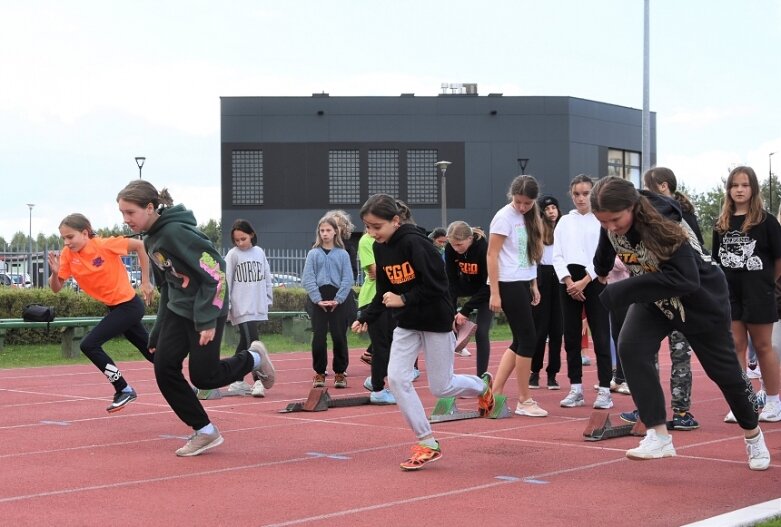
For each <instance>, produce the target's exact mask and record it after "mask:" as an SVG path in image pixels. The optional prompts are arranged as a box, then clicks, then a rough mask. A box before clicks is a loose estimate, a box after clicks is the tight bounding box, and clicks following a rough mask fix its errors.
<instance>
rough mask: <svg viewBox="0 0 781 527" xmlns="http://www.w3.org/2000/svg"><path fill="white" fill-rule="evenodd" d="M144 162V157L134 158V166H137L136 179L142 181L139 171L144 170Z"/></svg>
mask: <svg viewBox="0 0 781 527" xmlns="http://www.w3.org/2000/svg"><path fill="white" fill-rule="evenodd" d="M145 161H146V158H145V157H141V156H138V157H136V165H138V179H144V178H143V176H142V175H141V169H142V168H144V162H145Z"/></svg>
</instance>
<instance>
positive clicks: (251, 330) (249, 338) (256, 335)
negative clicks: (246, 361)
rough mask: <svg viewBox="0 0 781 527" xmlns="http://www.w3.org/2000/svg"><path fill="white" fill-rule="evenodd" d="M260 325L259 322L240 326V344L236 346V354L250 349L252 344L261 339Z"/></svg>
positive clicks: (252, 321) (250, 322)
mask: <svg viewBox="0 0 781 527" xmlns="http://www.w3.org/2000/svg"><path fill="white" fill-rule="evenodd" d="M259 325H260V323H259V322H258V321H257V320H250V321H248V322H242V323H241V324H239V325H238V330H239V343H238V344H237V345H236V354H238V353H239V352H240V351H242V350H246V349H249V346H250V344H252V343H253V342H255V341H256V340H259V339H260V331H259V330H258V326H259Z"/></svg>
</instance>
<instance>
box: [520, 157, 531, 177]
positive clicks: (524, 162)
mask: <svg viewBox="0 0 781 527" xmlns="http://www.w3.org/2000/svg"><path fill="white" fill-rule="evenodd" d="M528 164H529V158H528V157H519V158H518V167H519V168H520V169H521V175H522V176H524V175H526V165H528Z"/></svg>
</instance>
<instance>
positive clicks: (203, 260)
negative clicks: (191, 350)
mask: <svg viewBox="0 0 781 527" xmlns="http://www.w3.org/2000/svg"><path fill="white" fill-rule="evenodd" d="M144 234H145V236H144V247H145V248H146V251H147V253H148V254H149V259H150V260H151V262H152V264H153V265H152V269H153V270H154V273H155V282H156V283H157V284H158V287H159V289H160V308H159V309H158V313H157V320H156V321H155V326H154V328H152V332H151V334H150V336H149V342H150V347H155V344H156V342H157V336H158V334H159V332H160V327H161V325H162V324H163V323H164V320H165V315H166V311H167V310H169V309H170V310H171V311H173V312H174V313H176V314H177V315H179V316H181V317H184V318H187V319H189V320H192V321H193V323H194V326H195V330H196V331H202V330H204V329H211V328H214V327H216V325H217V319H218V318H219V317H221V316H222V317H224V316H227V314H228V284H227V282H226V280H225V261H224V260H223V259H222V257H221V256H220V254H219V253H218V252H217V250H216V249H215V248H214V245H213V244H212V242H211V241H210V240H209V238H207V237H206V235H205V234H203V233H202V232H201V231H199V230H198V228H197V224H196V222H195V216H193V213H192V212H191V211H189V210H187V209H185V208H184V206H183V205H176V206H174V207H170V208H166V209H164V210H163V212H162V213H161V215H160V217H159V218H158V219H157V221H155V223H154V224H153V225H152V228H150V229H149V231H148V232H146V233H144Z"/></svg>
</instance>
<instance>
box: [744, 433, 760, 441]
mask: <svg viewBox="0 0 781 527" xmlns="http://www.w3.org/2000/svg"><path fill="white" fill-rule="evenodd" d="M760 437H762V430H760V431H759V432H757V435H755V436H752V437H747V438H746V443H756V442H757V441H759V438H760Z"/></svg>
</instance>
